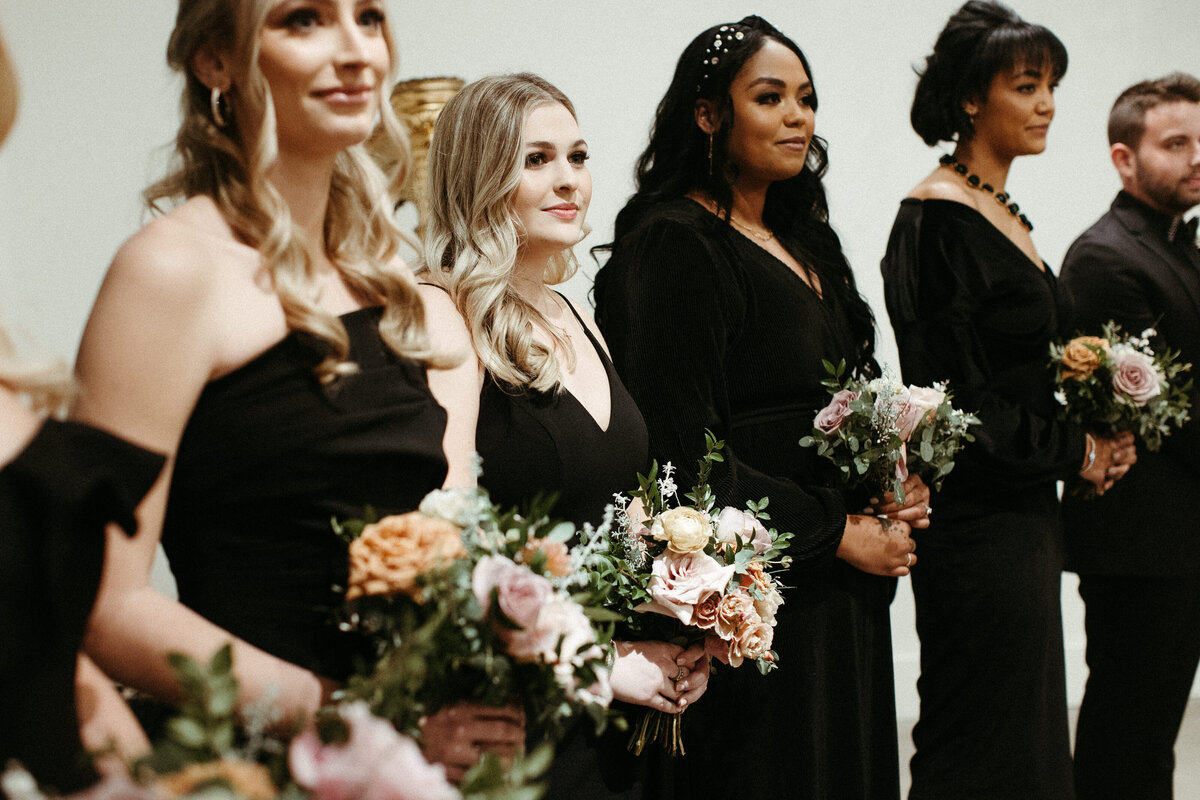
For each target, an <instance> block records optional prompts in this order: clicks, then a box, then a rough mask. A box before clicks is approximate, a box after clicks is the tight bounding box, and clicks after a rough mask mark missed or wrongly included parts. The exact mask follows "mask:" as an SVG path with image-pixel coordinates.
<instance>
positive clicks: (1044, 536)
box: [883, 2, 1136, 800]
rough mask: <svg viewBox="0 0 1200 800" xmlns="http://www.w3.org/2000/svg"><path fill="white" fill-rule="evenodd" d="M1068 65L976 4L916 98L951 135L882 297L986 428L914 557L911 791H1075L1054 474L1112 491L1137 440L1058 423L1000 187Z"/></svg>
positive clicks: (1031, 270)
mask: <svg viewBox="0 0 1200 800" xmlns="http://www.w3.org/2000/svg"><path fill="white" fill-rule="evenodd" d="M1066 69H1067V53H1066V50H1065V48H1064V47H1063V45H1062V42H1060V41H1059V40H1058V38H1057V37H1056V36H1055V35H1054V34H1053V33H1051V32H1050V31H1049V30H1047V29H1046V28H1044V27H1042V26H1040V25H1033V24H1030V23H1028V22H1025V21H1024V20H1022V19H1021V18H1020V17H1018V16H1017V15H1016V14H1014V13H1013V12H1012V11H1011V10H1009V9H1008V8H1005V7H1004V6H1001V5H998V4H996V3H986V2H969V3H967V4H966V5H964V6H963V7H962V8H961V9H959V10H958V11H957V12H956V13H955V14H954V15H953V16H952V17H951V18H950V20H949V22H948V23H947V24H946V27H945V29H944V30H943V31H942V32H941V34H940V35H939V37H938V40H937V43H936V44H935V46H934V49H933V54H932V55H930V56H929V58H928V59H927V61H926V66H925V70H924V71H923V73H922V74H921V78H920V81H919V83H918V85H917V89H916V96H915V98H914V100H913V106H912V125H913V128H914V130H916V132H917V134H918V135H919V136H921V138H922V139H924V140H925V142H926V143H927V144H929V145H934V144H936V143H938V142H939V141H952V142H955V148H954V152H953V154H952V155H947V156H944V157H943V158H942V160H941V164H940V166H938V167H937V168H936V169H935V170H934V171H933V172H932V173H930V175H929V176H928V177H926V178H925V180H923V181H922V182H921V183H919V184H918V185H917V186H916V188H914V189H913V190H912V192H911V193H910V194H909V196H908V197H907V198H905V199H904V200H903V202H902V203H901V205H900V212H899V214H898V215H897V217H896V222H895V226H894V227H893V229H892V235H891V240H890V241H889V243H888V250H887V254H886V255H885V257H884V259H883V277H884V285H885V292H886V298H887V306H888V312H889V314H890V315H891V320H892V326H893V328H894V329H895V332H896V341H897V344H898V345H899V349H900V362H901V365H902V367H903V371H904V377H905V379H906V380H908V381H911V382H913V383H919V384H927V383H929V382H932V381H935V380H946V381H949V383H950V386H951V387H952V388H953V389H954V391H955V394H956V397H957V400H958V402H959V403H961V405H962V406H964V407H966V408H969V409H971V410H973V411H975V412H977V413H978V415H979V418H980V419H981V420H982V421H983V424H982V425H980V426H979V427H978V428H975V429H974V431H975V438H976V441H975V442H974V443H973V444H972V445H970V446H969V447H967V448H966V450H965V451H964V452H963V454H962V456H961V457H960V458H959V459H958V465H957V467H956V468H955V470H954V472H953V473H952V474H951V475H950V476H949V477H948V478H947V479H946V482H945V484H944V486H943V488H942V490H941V491H940V492H939V493H938V495H937V496H936V497H935V499H934V502H935V503H936V505H937V508H938V518H937V525H935V526H933V527H932V528H931V529H930V530H929V531H928V532H927V533H926V534H924V535H923V536H922V539H921V554H922V556H921V566H920V567H918V568H917V569H915V570H913V576H912V580H913V591H914V594H915V596H916V611H917V633H918V634H919V636H920V638H921V678H920V680H919V682H918V689H919V691H920V695H921V712H920V720H919V721H918V722H917V726H916V728H915V729H914V731H913V741H914V743H915V744H916V748H917V749H916V755H915V756H914V757H913V759H912V764H911V769H912V779H913V784H912V793H911V794H910V795H909V797H910V798H911V800H917V799H918V798H921V799H924V798H962V797H988V798H1057V799H1058V800H1061V799H1062V798H1070V797H1072V796H1073V795H1074V790H1073V787H1072V781H1071V752H1070V744H1069V741H1068V733H1067V715H1066V686H1065V683H1066V681H1065V675H1064V666H1063V642H1062V611H1061V608H1060V600H1059V598H1060V586H1059V573H1060V570H1061V569H1062V528H1061V523H1060V519H1059V505H1058V498H1057V496H1056V487H1055V482H1056V481H1058V480H1061V479H1064V478H1068V477H1071V476H1072V475H1076V474H1078V475H1080V476H1081V477H1083V478H1084V479H1087V480H1090V481H1091V482H1092V483H1093V484H1094V485H1095V486H1096V491H1098V492H1103V491H1104V490H1105V489H1106V488H1107V487H1108V486H1111V485H1112V481H1113V480H1114V479H1116V478H1119V477H1120V476H1121V475H1123V474H1124V471H1125V470H1127V469H1128V467H1129V464H1130V463H1132V461H1133V460H1135V459H1136V454H1135V452H1134V450H1133V446H1132V442H1131V441H1128V440H1126V439H1124V438H1121V439H1117V440H1106V439H1101V438H1098V437H1092V436H1090V435H1085V433H1084V431H1083V430H1082V429H1080V428H1078V427H1075V426H1073V425H1064V424H1062V423H1060V422H1058V421H1056V417H1055V414H1056V403H1055V401H1054V397H1053V386H1052V382H1051V377H1052V376H1051V374H1050V372H1049V369H1048V367H1047V360H1048V356H1047V353H1048V346H1049V344H1050V341H1051V339H1052V338H1053V337H1054V336H1055V335H1056V334H1057V330H1058V323H1057V318H1056V311H1055V293H1056V290H1055V280H1054V276H1053V274H1052V273H1051V272H1050V270H1049V269H1048V268H1047V267H1046V265H1045V264H1044V263H1043V262H1042V260H1041V258H1040V257H1039V256H1038V254H1037V250H1036V249H1035V248H1034V245H1033V240H1032V239H1031V238H1030V231H1031V230H1032V228H1033V226H1032V224H1031V223H1030V222H1029V219H1028V218H1027V217H1026V216H1025V215H1024V214H1023V213H1022V212H1021V210H1020V208H1019V207H1018V206H1017V204H1016V203H1014V202H1012V198H1011V197H1010V196H1009V194H1008V192H1007V189H1006V188H1005V184H1006V178H1007V176H1008V170H1009V166H1010V165H1011V164H1012V161H1013V159H1014V158H1016V157H1018V156H1024V155H1033V154H1036V153H1040V152H1042V151H1043V150H1044V149H1045V147H1046V134H1047V132H1048V130H1049V127H1050V121H1051V120H1052V119H1053V117H1054V88H1055V86H1057V84H1058V81H1059V79H1060V78H1061V77H1062V76H1063V73H1065V72H1066ZM1114 465H1115V466H1114Z"/></svg>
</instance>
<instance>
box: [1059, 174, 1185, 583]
mask: <svg viewBox="0 0 1200 800" xmlns="http://www.w3.org/2000/svg"><path fill="white" fill-rule="evenodd" d="M1170 224H1171V220H1170V218H1169V217H1167V216H1166V215H1164V214H1162V213H1160V212H1157V211H1155V210H1153V209H1151V208H1149V207H1148V206H1146V205H1144V204H1142V203H1141V202H1139V201H1137V200H1135V199H1134V198H1133V197H1132V196H1130V195H1128V194H1126V193H1125V192H1121V193H1120V194H1118V195H1117V199H1116V200H1115V201H1114V202H1113V204H1112V207H1111V208H1110V209H1109V211H1108V213H1106V214H1105V215H1104V216H1103V217H1101V218H1100V219H1099V221H1097V222H1096V224H1095V225H1093V226H1092V227H1091V228H1089V229H1088V230H1087V231H1086V232H1085V233H1084V234H1083V235H1082V236H1080V237H1079V238H1078V239H1077V240H1076V241H1075V243H1074V244H1073V245H1071V249H1070V250H1068V251H1067V256H1066V259H1065V260H1064V262H1063V267H1062V276H1061V282H1060V289H1061V292H1060V300H1059V302H1060V303H1061V304H1062V306H1063V307H1062V309H1061V312H1062V313H1061V317H1062V321H1063V334H1064V335H1075V334H1078V333H1087V334H1099V333H1100V326H1101V325H1103V324H1104V323H1105V322H1108V321H1109V320H1110V319H1111V320H1114V321H1116V322H1118V323H1120V325H1121V326H1122V327H1123V328H1124V329H1125V330H1126V331H1127V332H1131V333H1140V332H1141V331H1143V330H1145V329H1146V328H1151V327H1153V328H1155V329H1156V330H1157V331H1158V337H1157V338H1156V339H1154V340H1153V343H1154V345H1155V346H1156V347H1170V348H1172V349H1176V350H1179V351H1181V356H1180V357H1181V358H1182V360H1184V361H1188V362H1191V363H1192V364H1193V365H1195V366H1194V371H1195V372H1197V373H1200V252H1197V251H1196V249H1195V248H1194V247H1192V246H1191V245H1190V244H1189V245H1187V247H1185V246H1183V245H1180V244H1179V243H1174V244H1173V243H1171V242H1169V241H1168V239H1167V230H1168V228H1169V227H1170ZM1195 377H1196V384H1197V388H1198V389H1200V374H1197V375H1196V376H1195ZM1198 400H1200V398H1198V397H1197V392H1196V391H1193V393H1192V409H1191V414H1192V417H1193V419H1192V420H1191V421H1189V422H1188V423H1187V424H1186V425H1184V427H1183V428H1182V429H1178V430H1174V431H1173V432H1172V434H1171V435H1170V436H1169V437H1167V438H1166V439H1164V440H1163V447H1162V449H1161V450H1160V451H1159V452H1157V453H1151V452H1149V451H1148V450H1146V449H1145V448H1144V447H1141V448H1139V450H1138V463H1137V465H1136V466H1134V467H1133V469H1131V470H1130V471H1129V473H1128V474H1127V475H1126V476H1125V478H1124V479H1123V480H1121V481H1119V482H1118V483H1117V485H1116V486H1114V487H1113V489H1111V490H1110V491H1108V492H1106V493H1105V495H1104V496H1103V497H1099V498H1095V499H1092V500H1084V499H1080V498H1078V497H1074V496H1072V494H1071V492H1070V491H1068V492H1067V493H1066V496H1065V497H1064V500H1063V517H1064V522H1065V526H1066V533H1067V567H1068V569H1071V570H1073V571H1075V572H1079V573H1080V574H1098V575H1103V574H1107V575H1122V574H1124V575H1146V576H1152V575H1196V574H1200V402H1198Z"/></svg>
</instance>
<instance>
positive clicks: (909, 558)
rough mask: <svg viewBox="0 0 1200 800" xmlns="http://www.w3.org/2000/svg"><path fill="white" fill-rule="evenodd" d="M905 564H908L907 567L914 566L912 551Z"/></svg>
mask: <svg viewBox="0 0 1200 800" xmlns="http://www.w3.org/2000/svg"><path fill="white" fill-rule="evenodd" d="M904 566H906V567H911V566H912V551H909V553H908V559H907V560H906V561H905V562H904Z"/></svg>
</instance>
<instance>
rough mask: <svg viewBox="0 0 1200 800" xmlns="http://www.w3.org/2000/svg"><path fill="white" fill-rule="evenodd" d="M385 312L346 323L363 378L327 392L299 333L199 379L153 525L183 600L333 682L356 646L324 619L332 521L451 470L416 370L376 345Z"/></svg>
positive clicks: (330, 609) (412, 493)
mask: <svg viewBox="0 0 1200 800" xmlns="http://www.w3.org/2000/svg"><path fill="white" fill-rule="evenodd" d="M381 314H382V311H381V309H379V308H365V309H360V310H358V311H354V312H351V313H349V314H346V315H343V316H342V318H341V319H342V322H343V324H344V325H345V326H346V331H347V333H348V334H349V336H350V345H351V346H350V358H351V359H352V360H353V361H355V362H356V363H357V364H358V365H359V368H360V371H359V372H358V373H357V374H354V375H351V376H349V377H347V378H344V379H343V380H341V381H339V382H338V383H337V384H336V385H334V386H332V387H323V386H322V385H321V384H320V383H319V382H318V380H317V379H316V377H315V376H314V374H313V371H312V370H313V367H314V366H315V365H316V364H317V363H318V362H319V360H320V356H319V355H318V354H317V352H316V351H315V350H314V349H313V348H312V347H310V346H308V345H307V344H305V342H304V341H303V338H302V336H301V335H299V334H295V333H293V334H289V335H288V336H287V337H286V338H284V339H283V340H281V341H280V342H278V343H277V344H275V345H274V346H272V347H270V348H268V349H267V350H266V351H264V352H263V353H261V354H260V355H259V356H257V357H256V358H254V359H252V360H251V361H249V362H248V363H246V364H245V365H243V366H242V367H240V368H239V369H237V370H235V371H233V372H231V373H229V374H228V375H224V376H222V377H221V378H218V379H217V380H214V381H212V382H211V383H209V384H208V386H206V387H205V389H204V391H203V393H202V394H201V395H200V399H199V401H198V402H197V404H196V408H195V410H194V411H193V412H192V416H191V419H190V420H189V421H188V424H187V428H186V429H185V430H184V433H183V438H182V440H181V441H180V445H179V452H178V455H177V457H176V463H175V471H174V476H173V478H172V482H171V492H170V497H169V500H168V502H167V513H166V520H165V522H164V525H163V545H164V547H165V548H166V552H167V556H168V557H169V558H170V561H171V569H172V571H173V572H174V574H175V578H176V581H177V583H178V586H179V597H180V600H181V601H182V602H183V603H184V604H185V605H187V606H188V607H190V608H192V609H194V610H195V611H197V612H198V613H200V614H202V615H203V616H204V617H206V618H208V619H209V620H211V621H212V622H214V623H216V624H217V625H219V626H221V627H222V628H224V629H225V630H227V631H229V632H230V633H232V634H234V635H236V636H238V637H240V638H242V639H244V640H246V641H247V642H249V643H250V644H253V645H255V646H257V647H260V648H262V649H263V650H265V651H267V652H268V653H271V654H273V655H275V656H278V657H280V658H283V659H285V660H287V661H290V662H292V663H295V664H299V665H300V666H302V667H305V668H307V669H311V670H313V671H315V672H317V673H318V674H322V675H327V676H330V677H333V678H343V677H345V676H346V674H347V673H348V671H349V669H350V667H351V666H352V657H353V654H354V653H355V652H356V644H355V641H354V640H352V639H351V638H350V637H349V636H347V635H346V634H342V633H340V632H339V631H338V630H337V629H336V626H334V625H333V624H332V620H333V615H334V611H335V609H337V608H338V607H339V606H340V604H341V602H342V596H341V589H342V587H344V586H345V585H346V580H347V572H348V565H347V552H346V546H345V544H344V543H343V542H342V541H341V540H340V539H339V538H338V537H336V536H335V535H334V533H333V530H332V528H331V525H330V521H331V520H332V519H335V518H336V519H343V520H344V519H348V518H355V517H357V518H361V517H362V516H363V513H364V509H365V508H366V507H368V506H369V507H371V508H373V509H374V511H375V513H376V514H377V515H378V516H380V517H382V516H384V515H387V514H395V513H402V512H406V511H411V510H413V509H414V508H416V507H417V505H418V504H419V503H420V501H421V498H422V497H424V496H425V494H426V493H428V492H430V491H432V490H433V489H436V488H438V487H439V486H441V484H442V481H443V480H444V479H445V476H446V469H447V466H446V458H445V455H444V453H443V452H442V435H443V432H444V431H445V427H446V412H445V411H444V410H443V409H442V408H441V406H439V405H438V404H437V402H436V401H435V400H434V399H433V396H432V395H431V394H430V392H429V386H428V383H427V381H426V377H425V370H424V368H423V367H421V366H420V365H419V364H417V363H415V362H410V361H407V360H404V359H400V358H397V357H396V356H395V355H394V354H393V353H392V352H391V351H390V350H389V349H388V348H387V346H386V345H385V344H384V343H383V341H382V340H381V339H380V337H379V319H380V316H381ZM335 587H336V588H335Z"/></svg>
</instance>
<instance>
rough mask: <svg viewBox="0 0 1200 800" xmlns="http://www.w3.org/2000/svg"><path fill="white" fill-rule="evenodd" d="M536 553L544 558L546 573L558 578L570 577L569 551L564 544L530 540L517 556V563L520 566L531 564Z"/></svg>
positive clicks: (544, 540)
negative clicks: (541, 554)
mask: <svg viewBox="0 0 1200 800" xmlns="http://www.w3.org/2000/svg"><path fill="white" fill-rule="evenodd" d="M538 553H543V554H545V556H546V572H549V573H550V574H551V575H554V576H555V577H558V578H566V577H570V575H571V551H570V549H568V548H567V546H566V544H564V543H563V542H553V541H550V540H549V539H530V540H529V541H527V542H526V543H525V547H524V548H523V549H522V550H521V553H520V555H519V556H517V561H518V562H519V563H521V564H532V563H533V559H534V557H535V556H536V555H537V554H538Z"/></svg>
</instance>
